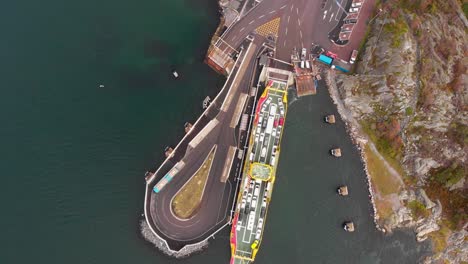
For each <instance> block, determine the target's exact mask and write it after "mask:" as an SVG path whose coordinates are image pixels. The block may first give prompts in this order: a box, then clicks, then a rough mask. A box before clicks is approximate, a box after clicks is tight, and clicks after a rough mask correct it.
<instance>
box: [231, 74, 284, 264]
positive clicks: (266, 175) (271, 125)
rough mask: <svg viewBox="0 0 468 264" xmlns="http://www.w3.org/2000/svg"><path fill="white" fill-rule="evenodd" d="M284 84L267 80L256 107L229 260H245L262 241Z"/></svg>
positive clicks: (279, 133)
mask: <svg viewBox="0 0 468 264" xmlns="http://www.w3.org/2000/svg"><path fill="white" fill-rule="evenodd" d="M286 88H287V84H286V83H284V82H278V81H269V82H268V84H267V85H266V88H265V91H264V92H263V93H262V95H261V96H260V98H259V101H258V104H257V107H256V109H255V117H254V120H253V125H252V130H251V135H250V139H249V140H250V141H249V143H250V144H249V149H248V151H247V154H246V157H248V159H247V160H246V161H245V164H244V168H243V173H242V180H241V183H240V187H239V194H238V198H237V203H236V208H235V213H234V216H233V220H232V227H231V234H230V245H231V261H230V264H248V263H252V262H253V261H254V260H255V256H256V255H257V252H258V250H259V248H260V245H261V243H262V236H263V230H264V227H265V224H266V217H267V211H268V206H269V204H270V201H271V195H272V191H273V184H274V182H275V178H276V167H277V165H278V160H279V154H280V143H281V137H282V135H283V127H284V122H285V118H286V111H287V90H286Z"/></svg>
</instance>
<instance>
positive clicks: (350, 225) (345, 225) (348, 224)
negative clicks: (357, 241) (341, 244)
mask: <svg viewBox="0 0 468 264" xmlns="http://www.w3.org/2000/svg"><path fill="white" fill-rule="evenodd" d="M343 229H344V230H345V231H347V232H354V223H353V222H351V221H347V222H344V223H343Z"/></svg>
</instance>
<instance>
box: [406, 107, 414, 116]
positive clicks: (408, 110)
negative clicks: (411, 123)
mask: <svg viewBox="0 0 468 264" xmlns="http://www.w3.org/2000/svg"><path fill="white" fill-rule="evenodd" d="M413 113H414V111H413V108H412V107H406V109H405V114H406V115H407V116H410V115H413Z"/></svg>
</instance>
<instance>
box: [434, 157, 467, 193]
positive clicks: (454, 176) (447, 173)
mask: <svg viewBox="0 0 468 264" xmlns="http://www.w3.org/2000/svg"><path fill="white" fill-rule="evenodd" d="M465 175H466V171H465V169H464V168H463V166H460V165H459V164H457V163H453V164H452V165H450V166H449V167H447V168H444V169H442V170H439V171H438V172H436V173H435V174H434V176H433V177H434V179H435V180H436V181H437V182H438V183H440V184H443V185H445V186H446V187H450V186H452V185H454V184H455V183H457V182H458V181H459V180H461V179H462V178H463V177H465Z"/></svg>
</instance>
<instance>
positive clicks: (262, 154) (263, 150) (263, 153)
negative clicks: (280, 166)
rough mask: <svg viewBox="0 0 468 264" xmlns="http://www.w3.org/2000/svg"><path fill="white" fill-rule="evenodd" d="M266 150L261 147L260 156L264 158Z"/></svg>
mask: <svg viewBox="0 0 468 264" xmlns="http://www.w3.org/2000/svg"><path fill="white" fill-rule="evenodd" d="M266 151H267V149H266V147H263V149H262V153H261V154H260V157H262V158H264V157H265V155H266Z"/></svg>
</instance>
